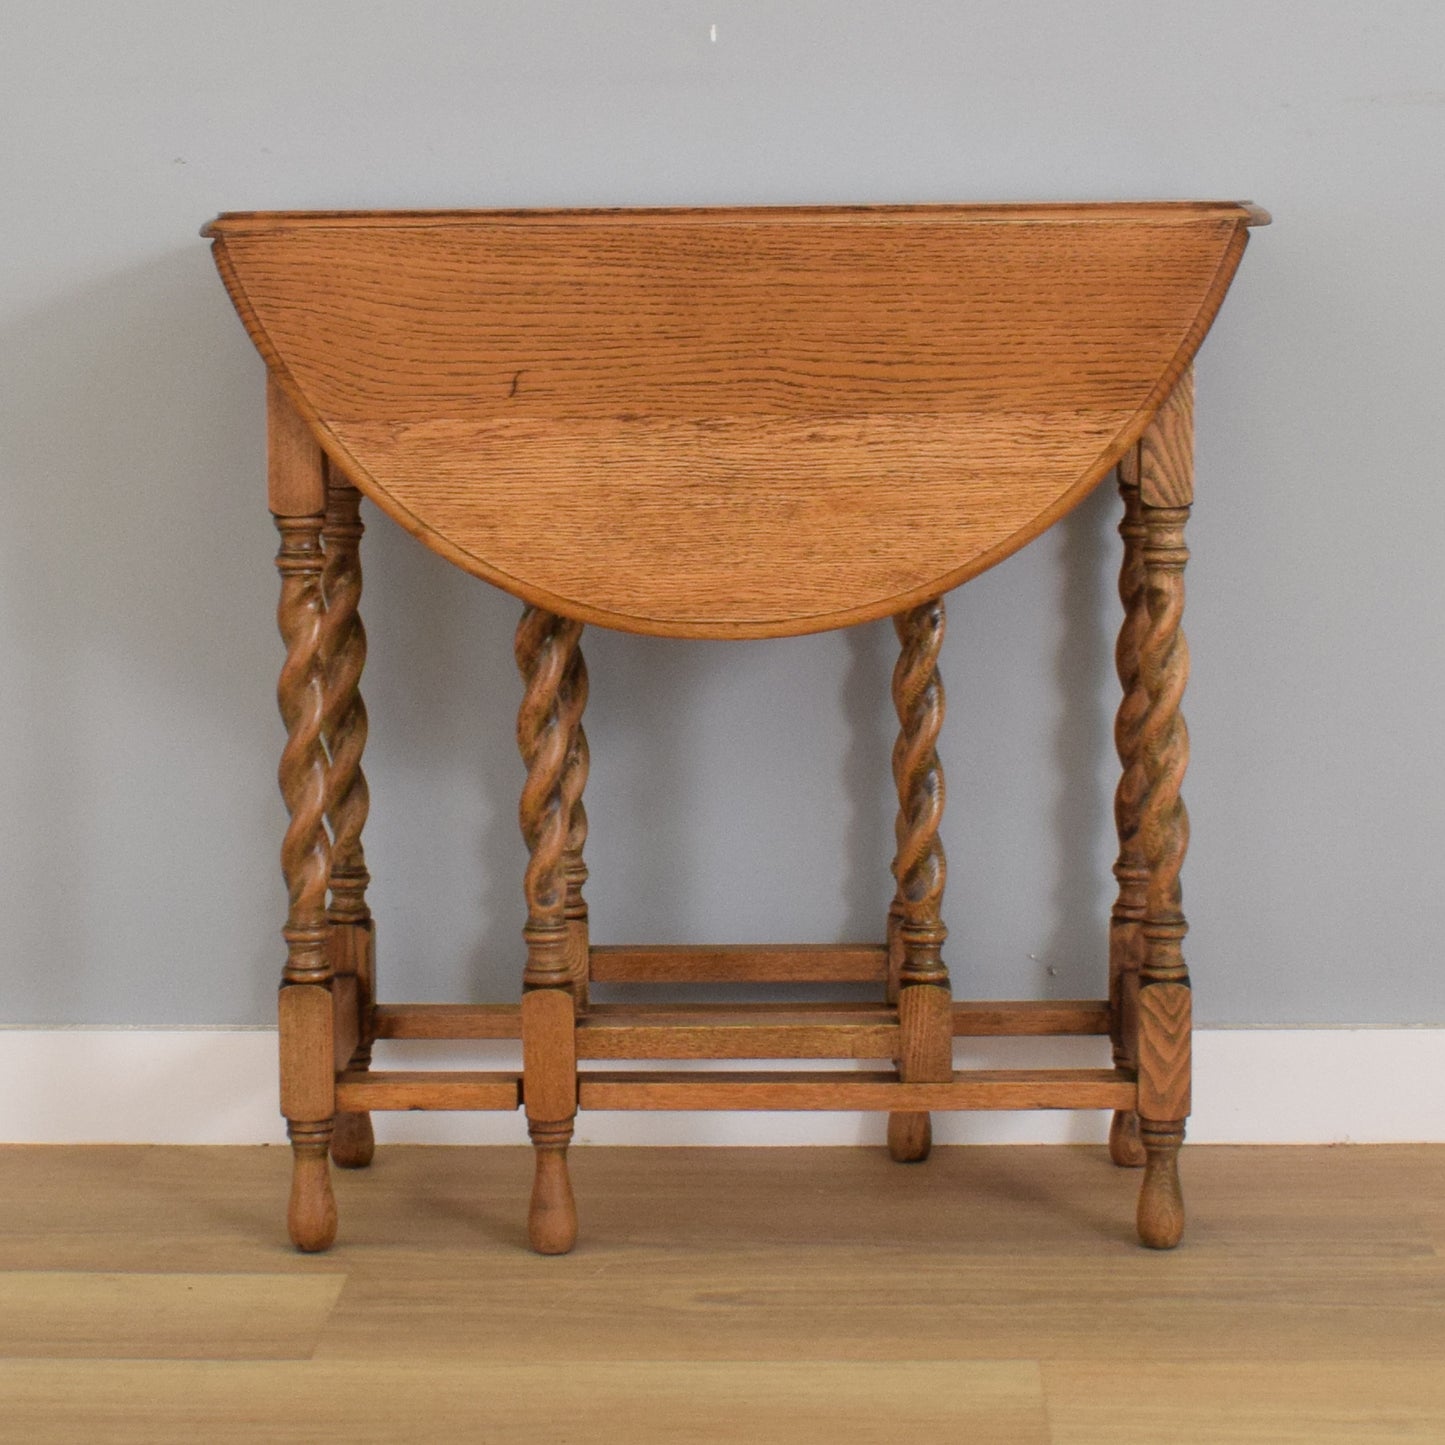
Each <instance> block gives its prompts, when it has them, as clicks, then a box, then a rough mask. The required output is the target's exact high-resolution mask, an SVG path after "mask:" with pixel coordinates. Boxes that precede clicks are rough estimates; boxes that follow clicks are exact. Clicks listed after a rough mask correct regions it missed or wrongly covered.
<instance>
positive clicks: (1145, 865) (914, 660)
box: [205, 202, 1268, 1253]
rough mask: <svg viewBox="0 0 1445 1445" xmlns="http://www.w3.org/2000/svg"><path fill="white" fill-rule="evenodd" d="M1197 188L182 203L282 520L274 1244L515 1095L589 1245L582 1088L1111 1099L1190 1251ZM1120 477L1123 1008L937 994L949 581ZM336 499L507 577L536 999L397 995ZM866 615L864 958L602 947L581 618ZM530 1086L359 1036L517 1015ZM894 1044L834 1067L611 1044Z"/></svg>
mask: <svg viewBox="0 0 1445 1445" xmlns="http://www.w3.org/2000/svg"><path fill="white" fill-rule="evenodd" d="M1267 219H1268V218H1267V217H1266V216H1265V215H1264V213H1263V212H1261V211H1259V210H1258V209H1256V208H1255V207H1253V206H1250V205H1246V204H1236V203H1222V202H1165V203H1148V204H1119V205H1040V206H1029V205H1009V206H928V207H881V208H856V209H846V208H809V209H720V210H652V211H646V210H639V211H510V212H508V211H491V212H488V211H435V212H426V211H420V212H365V213H351V212H294V213H288V212H272V213H240V214H227V215H223V216H221V217H220V218H218V219H217V220H216V221H214V222H212V223H211V224H210V225H209V226H208V227H207V228H206V231H205V234H206V235H208V236H210V237H211V238H212V239H213V241H214V253H215V259H216V263H217V265H218V267H219V268H220V272H221V275H222V277H223V278H224V280H225V283H226V286H227V288H228V289H229V291H230V294H231V299H232V301H233V302H234V303H235V306H236V309H237V311H238V312H239V313H240V315H241V318H242V320H243V321H244V322H245V324H246V327H247V329H248V331H249V332H250V335H251V338H252V340H253V341H254V342H255V344H256V346H257V347H258V348H259V350H260V352H261V355H262V356H263V357H264V359H265V361H266V364H267V368H268V390H267V395H268V403H269V405H268V412H269V498H270V508H271V511H272V513H273V514H274V516H275V519H276V525H277V527H278V528H279V530H280V534H281V549H280V554H279V556H278V558H277V565H278V567H279V569H280V573H281V601H280V609H279V619H280V627H281V633H282V636H283V638H284V641H285V647H286V659H285V663H284V665H283V668H282V672H281V679H280V684H279V698H280V705H281V713H282V717H283V719H284V721H285V726H286V732H287V741H286V746H285V750H284V753H283V756H282V761H281V768H280V781H281V791H282V793H283V795H284V798H285V802H286V806H287V809H288V811H289V815H290V824H289V827H288V829H287V832H286V837H285V841H284V844H283V847H282V867H283V871H284V874H285V878H286V883H287V886H288V889H289V896H290V906H289V912H288V915H287V919H286V925H285V930H284V932H285V939H286V948H287V958H286V964H285V970H284V974H283V980H282V985H281V992H280V1031H281V1032H280V1037H281V1107H282V1112H283V1113H284V1114H285V1116H286V1118H287V1120H288V1125H289V1132H290V1138H291V1143H292V1148H293V1157H294V1173H293V1184H292V1192H291V1203H290V1210H289V1225H290V1232H291V1238H292V1239H293V1240H294V1241H295V1243H296V1244H297V1245H298V1246H299V1247H300V1248H301V1249H304V1250H319V1249H325V1248H326V1247H327V1246H328V1245H330V1244H331V1242H332V1240H333V1238H334V1236H335V1233H336V1207H335V1203H334V1199H333V1195H332V1189H331V1182H330V1175H329V1165H328V1157H329V1159H330V1160H334V1161H335V1163H337V1164H338V1165H342V1166H345V1167H356V1166H361V1165H365V1164H366V1163H368V1162H369V1161H370V1159H371V1156H372V1150H373V1142H372V1131H371V1122H370V1113H371V1112H372V1111H374V1110H377V1109H506V1110H513V1109H516V1108H518V1107H522V1108H524V1109H525V1111H526V1118H527V1125H528V1130H529V1132H530V1135H531V1139H532V1142H533V1144H534V1145H535V1159H536V1176H535V1183H534V1186H533V1192H532V1200H531V1209H530V1214H529V1235H530V1239H531V1242H532V1245H533V1247H534V1248H535V1249H537V1250H539V1251H542V1252H544V1253H562V1252H565V1251H566V1250H568V1249H570V1248H571V1246H572V1244H573V1241H574V1240H575V1238H576V1233H577V1216H576V1209H575V1206H574V1203H573V1198H572V1190H571V1185H570V1182H569V1179H568V1172H567V1146H568V1142H569V1141H570V1139H571V1137H572V1130H573V1121H574V1118H575V1116H576V1113H577V1110H578V1109H579V1108H594V1109H876V1110H883V1111H886V1112H887V1113H888V1115H889V1127H888V1143H889V1149H890V1151H891V1153H892V1155H893V1157H894V1158H896V1159H899V1160H919V1159H923V1158H925V1157H926V1156H927V1154H928V1151H929V1147H930V1125H929V1115H930V1113H931V1111H934V1110H940V1109H1110V1110H1112V1111H1113V1124H1112V1128H1111V1133H1110V1151H1111V1154H1112V1157H1113V1159H1114V1160H1115V1162H1116V1163H1118V1164H1121V1165H1142V1166H1143V1170H1144V1174H1143V1183H1142V1187H1141V1191H1140V1199H1139V1213H1138V1224H1139V1234H1140V1237H1141V1238H1142V1240H1143V1241H1144V1243H1145V1244H1147V1245H1152V1246H1155V1247H1157V1248H1168V1247H1170V1246H1172V1245H1174V1244H1176V1243H1177V1242H1178V1241H1179V1239H1180V1236H1181V1233H1182V1231H1183V1226H1184V1211H1183V1203H1182V1199H1181V1195H1180V1190H1179V1177H1178V1167H1177V1157H1178V1153H1179V1148H1180V1145H1181V1143H1182V1141H1183V1138H1184V1123H1185V1118H1186V1116H1187V1114H1188V1112H1189V1090H1190V1064H1189V1053H1190V987H1189V976H1188V973H1187V970H1186V968H1185V964H1184V959H1183V955H1182V951H1181V941H1182V939H1183V937H1184V932H1185V921H1184V915H1183V913H1182V911H1181V907H1180V887H1179V874H1180V865H1181V863H1182V861H1183V858H1184V850H1185V845H1186V840H1187V835H1188V823H1187V817H1186V814H1185V810H1184V805H1183V803H1182V802H1181V800H1180V783H1181V780H1182V777H1183V774H1184V769H1185V764H1186V760H1187V754H1188V740H1187V735H1186V732H1185V727H1184V722H1183V719H1182V717H1181V716H1180V711H1179V703H1180V696H1181V694H1182V692H1183V689H1184V683H1185V676H1186V673H1187V669H1188V657H1187V652H1186V649H1185V643H1184V637H1183V634H1182V632H1181V629H1180V617H1181V610H1182V606H1183V572H1184V564H1185V560H1186V558H1187V555H1188V554H1187V552H1186V550H1185V545H1184V525H1185V520H1186V518H1187V516H1188V513H1189V508H1190V504H1191V502H1192V500H1193V481H1192V459H1191V454H1192V392H1191V364H1192V360H1193V357H1194V353H1195V351H1196V349H1197V348H1198V346H1199V343H1200V342H1201V340H1202V339H1203V337H1204V334H1205V332H1206V331H1207V330H1208V328H1209V326H1210V324H1211V322H1212V320H1213V318H1214V315H1215V312H1216V310H1217V309H1218V307H1219V304H1220V302H1221V301H1222V299H1223V297H1224V293H1225V291H1226V289H1227V288H1228V286H1229V283H1230V280H1231V278H1232V276H1233V274H1234V270H1235V267H1236V266H1237V264H1238V262H1239V259H1240V256H1241V255H1242V253H1243V251H1244V247H1245V243H1246V240H1247V236H1248V228H1249V227H1250V226H1252V225H1257V224H1261V223H1262V222H1264V221H1266V220H1267ZM1116 468H1117V474H1118V479H1119V487H1120V490H1121V492H1122V494H1123V520H1122V523H1121V525H1120V528H1119V530H1120V533H1121V534H1122V537H1123V543H1124V545H1123V560H1122V568H1121V574H1120V581H1119V591H1120V596H1121V598H1122V601H1123V607H1124V620H1123V625H1122V630H1121V632H1120V635H1119V643H1118V648H1117V663H1118V673H1119V680H1120V683H1121V686H1122V701H1121V703H1120V707H1119V712H1118V719H1117V725H1116V740H1117V744H1118V751H1119V757H1120V761H1121V764H1122V770H1123V771H1122V778H1121V781H1120V783H1119V787H1118V792H1117V796H1116V801H1115V813H1116V820H1117V824H1118V834H1119V855H1118V862H1117V865H1116V867H1115V873H1116V876H1117V879H1118V896H1117V902H1116V903H1115V905H1114V909H1113V913H1112V919H1111V927H1110V942H1109V989H1108V998H1107V999H1105V1000H1100V1001H1083V1002H1020V1003H999V1002H986V1003H967V1002H964V1003H956V1002H954V1000H953V997H952V993H951V991H950V986H949V975H948V970H947V968H946V967H945V964H944V960H943V953H942V949H943V943H944V938H945V929H944V925H943V921H942V916H941V902H942V896H943V884H944V871H945V869H944V855H943V849H942V847H941V845H940V842H939V836H938V829H939V820H940V817H941V814H942V809H943V797H944V788H943V777H942V773H941V770H940V767H939V762H938V754H937V751H936V748H935V744H936V741H937V738H938V735H939V729H940V727H941V725H942V723H943V708H944V701H943V688H942V684H941V683H940V681H939V675H938V665H937V664H938V656H939V648H940V645H941V642H942V639H943V628H944V602H943V594H944V593H946V592H947V591H949V589H951V588H953V587H956V586H958V585H959V584H960V583H962V582H965V581H967V580H968V579H969V578H970V577H973V576H975V575H976V574H978V573H979V572H982V571H983V570H984V569H986V568H988V567H990V566H992V565H993V564H994V563H996V562H998V561H1000V560H1001V559H1002V558H1004V557H1006V556H1008V555H1009V554H1010V553H1012V552H1014V551H1015V550H1017V549H1018V548H1019V547H1021V546H1023V545H1024V544H1025V543H1027V542H1028V541H1030V540H1031V539H1032V538H1034V537H1036V536H1037V535H1038V534H1039V533H1041V532H1043V531H1044V530H1045V529H1046V528H1047V527H1049V526H1050V525H1051V524H1052V523H1053V522H1055V521H1056V520H1058V518H1059V517H1061V516H1063V515H1064V514H1065V513H1066V512H1067V511H1069V509H1070V508H1072V507H1073V506H1075V505H1076V504H1077V503H1078V502H1079V501H1080V500H1082V498H1083V497H1085V496H1086V495H1087V494H1088V493H1089V492H1090V491H1091V490H1092V489H1093V488H1094V487H1095V486H1096V485H1097V484H1098V483H1099V482H1100V481H1101V480H1102V479H1103V478H1104V477H1106V476H1107V475H1109V474H1110V472H1111V471H1113V470H1115V469H1116ZM361 495H365V496H367V497H369V498H370V499H371V500H372V501H373V502H374V503H375V504H376V506H377V507H379V508H380V509H381V510H382V511H383V512H385V513H386V514H387V515H389V516H390V517H392V518H394V519H395V520H396V521H397V522H399V523H401V525H402V526H403V527H405V528H406V529H407V530H408V531H410V532H412V533H414V534H415V535H416V536H417V537H418V538H420V539H421V540H422V541H423V542H425V543H426V544H427V545H428V546H429V547H431V548H433V549H434V550H435V551H437V552H439V553H440V554H441V555H442V556H443V557H445V558H447V559H448V560H449V561H451V562H453V563H455V564H456V565H457V566H459V567H462V568H464V569H465V570H466V571H468V572H471V573H473V574H475V575H476V576H478V577H481V578H483V579H485V580H486V581H488V582H491V583H493V584H494V585H496V586H498V587H501V588H504V589H505V590H506V591H508V592H510V593H513V594H514V595H515V596H517V597H518V598H520V599H521V601H522V602H523V603H524V610H523V613H522V618H521V622H520V624H519V626H518V629H517V636H516V657H517V663H518V666H519V667H520V669H521V674H522V678H523V696H522V702H521V710H520V714H519V718H518V724H517V738H518V742H519V744H520V747H521V753H522V758H523V761H524V763H525V765H526V770H527V776H526V782H525V785H524V787H523V791H522V799H521V824H522V832H523V835H524V837H525V840H526V844H527V847H528V850H529V862H528V865H527V868H526V873H525V878H524V880H523V890H524V893H525V900H526V914H527V917H526V926H525V929H524V931H523V933H524V938H525V941H526V955H527V956H526V968H525V972H524V973H523V977H522V996H521V1002H520V1004H519V1005H516V1006H500V1005H461V1004H456V1005H451V1004H447V1005H437V1004H433V1005H422V1004H389V1005H388V1004H379V1003H377V1001H376V998H375V964H374V935H373V926H372V919H371V914H370V911H369V909H368V906H367V902H366V888H367V884H368V881H369V879H368V875H367V871H366V863H365V859H364V855H363V851H362V826H363V824H364V822H365V819H366V813H367V788H366V781H365V778H364V777H363V774H362V769H361V757H362V749H363V746H364V743H365V740H366V711H365V708H364V706H363V704H362V700H361V694H360V691H359V688H358V684H359V679H360V676H361V671H362V666H363V663H364V660H365V652H366V642H365V634H364V633H363V630H362V625H361V621H360V617H359V615H358V610H357V604H358V600H359V596H360V592H361V569H360V563H359V544H360V539H361V532H362V527H361V521H360V517H359V510H358V508H359V502H360V497H361ZM881 617H892V618H893V620H894V623H895V626H896V629H897V633H898V637H899V642H900V655H899V659H898V663H897V667H896V670H895V672H894V676H893V697H894V701H895V703H896V705H897V711H898V718H899V726H900V730H899V734H898V741H897V744H896V746H895V748H894V752H893V773H894V778H895V781H896V783H897V789H898V800H899V810H898V821H897V830H896V836H897V849H896V855H895V859H894V864H893V874H894V878H895V880H896V891H895V894H894V899H893V903H892V906H891V908H890V909H889V912H888V915H887V918H886V920H885V919H882V918H880V919H879V925H880V932H881V933H883V934H884V935H885V936H884V940H883V941H882V942H880V943H878V944H877V945H876V946H870V947H856V946H849V947H827V946H817V947H785V946H777V947H717V948H671V947H627V946H616V945H613V946H606V947H603V946H597V945H594V944H592V943H591V942H590V940H589V937H588V925H587V905H586V903H585V902H584V901H583V885H584V882H585V880H586V878H587V869H586V866H585V864H584V863H583V846H584V843H585V840H586V835H587V817H586V813H585V811H584V808H583V801H582V797H583V787H584V784H585V782H586V778H587V767H588V752H587V739H586V736H585V734H584V732H583V726H582V718H583V710H584V707H585V705H586V701H587V671H586V667H585V665H584V663H583V660H582V653H581V651H580V648H579V640H580V637H581V634H582V629H583V626H584V624H587V623H591V624H594V625H597V626H602V627H613V628H621V629H624V630H626V631H630V632H638V633H646V634H650V635H653V636H656V637H660V638H666V637H712V638H738V639H743V638H756V637H779V636H787V635H792V634H798V633H808V632H816V631H821V630H823V629H826V628H836V627H843V626H847V625H849V624H852V623H860V622H866V621H870V620H872V619H875V618H881ZM843 980H849V981H855V982H856V981H860V980H861V981H869V982H872V983H874V984H876V986H877V1001H876V1002H874V1003H865V1004H856V1005H838V1004H832V1005H829V1004H817V1005H814V1006H812V1007H805V1006H799V1005H798V1004H796V1003H790V1004H787V1005H785V1006H778V1007H772V1006H765V1005H742V1006H739V1005H733V1006H728V1005H710V1006H700V1005H696V1004H692V1005H686V1006H669V1005H665V1004H658V1003H653V1004H645V1003H643V1004H636V1005H633V1004H611V1005H603V1004H593V1003H592V1002H590V1000H589V984H590V983H591V982H593V981H605V982H607V983H625V984H645V983H649V982H652V983H656V982H676V981H694V982H730V983H731V982H736V983H742V982H749V983H768V982H788V983H793V984H796V983H799V982H807V981H813V982H820V983H821V982H829V981H843ZM1105 1033H1107V1034H1108V1035H1109V1036H1110V1038H1111V1040H1112V1045H1113V1067H1112V1068H1108V1069H1048V1068H1043V1069H1012V1070H986V1071H984V1070H972V1071H968V1070H965V1071H956V1070H955V1069H954V1068H953V1060H952V1041H953V1039H954V1038H955V1037H957V1036H968V1035H975V1036H977V1035H984V1034H1045V1035H1070V1034H1074V1035H1079V1034H1105ZM516 1037H520V1039H521V1043H522V1056H523V1065H522V1071H521V1073H520V1074H518V1073H496V1072H487V1073H483V1072H440V1071H434V1072H405V1073H402V1072H385V1071H373V1070H372V1069H371V1067H370V1064H371V1051H372V1045H373V1043H374V1042H375V1041H376V1040H377V1039H389V1038H392V1039H394V1038H411V1039H453V1040H454V1039H478V1038H516ZM800 1058H806V1059H839V1060H848V1061H856V1060H874V1061H877V1063H878V1064H879V1065H880V1067H878V1068H876V1069H874V1070H871V1071H863V1070H859V1069H858V1068H857V1067H856V1065H855V1066H854V1067H852V1068H849V1069H846V1070H839V1071H836V1072H814V1071H807V1072H796V1071H793V1072H788V1071H785V1070H777V1071H769V1072H726V1073H718V1072H699V1071H689V1070H687V1069H686V1068H684V1067H678V1068H675V1069H668V1070H660V1069H656V1068H654V1069H651V1070H647V1071H639V1072H618V1071H613V1070H597V1071H588V1070H587V1069H586V1068H585V1067H584V1068H582V1069H580V1070H579V1061H582V1062H583V1063H584V1064H585V1061H588V1060H594V1059H606V1060H619V1059H620V1060H629V1059H632V1060H649V1061H657V1060H679V1061H682V1060H688V1059H738V1060H772V1061H778V1060H788V1059H800Z"/></svg>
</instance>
